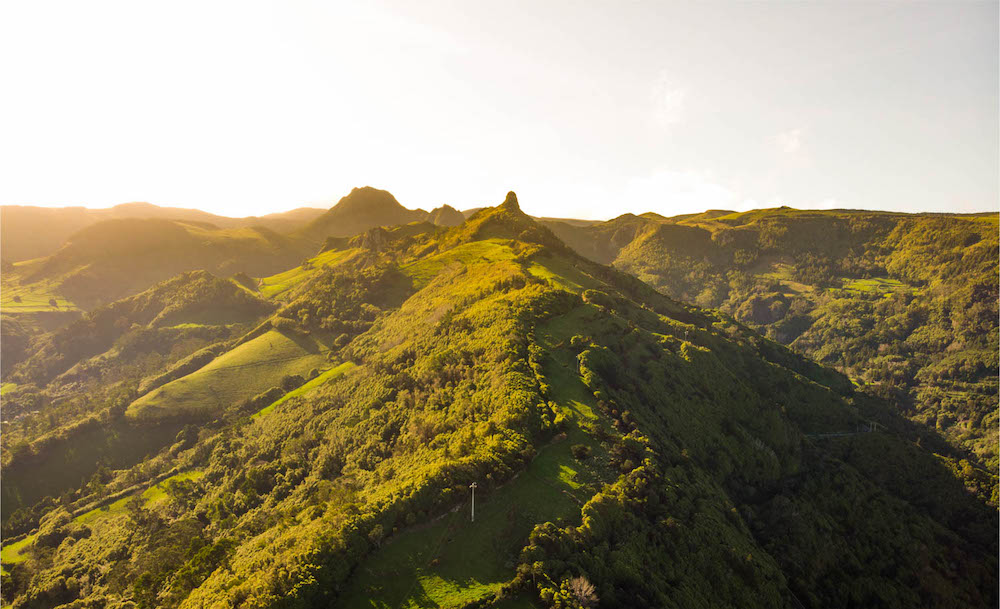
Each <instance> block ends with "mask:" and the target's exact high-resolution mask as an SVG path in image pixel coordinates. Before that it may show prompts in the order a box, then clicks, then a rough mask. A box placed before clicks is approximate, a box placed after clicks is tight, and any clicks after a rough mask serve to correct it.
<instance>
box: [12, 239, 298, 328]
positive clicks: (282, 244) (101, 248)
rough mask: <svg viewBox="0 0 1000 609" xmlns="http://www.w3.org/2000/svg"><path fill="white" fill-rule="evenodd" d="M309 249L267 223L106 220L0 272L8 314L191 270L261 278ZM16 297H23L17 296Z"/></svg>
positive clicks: (73, 303) (90, 300) (87, 303)
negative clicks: (252, 225)
mask: <svg viewBox="0 0 1000 609" xmlns="http://www.w3.org/2000/svg"><path fill="white" fill-rule="evenodd" d="M313 251H315V250H313V248H312V247H311V246H310V245H309V244H307V243H304V242H302V241H300V240H295V239H293V238H290V237H287V236H284V235H280V234H278V233H275V232H273V231H271V230H268V229H264V228H236V229H222V228H219V227H217V226H214V225H211V224H201V223H193V222H181V221H174V220H160V219H124V220H105V221H102V222H99V223H97V224H94V225H91V226H88V227H87V228H85V229H83V230H81V231H79V232H77V233H75V234H74V235H72V236H71V237H69V239H68V240H67V241H66V243H65V244H64V245H63V246H62V247H61V248H60V249H59V250H58V251H56V252H55V253H54V254H52V255H50V256H47V257H44V258H38V259H35V260H30V261H25V262H19V263H17V264H14V265H12V266H11V267H9V268H8V269H6V270H5V272H4V274H3V282H4V300H3V311H4V312H5V313H17V312H19V311H20V310H21V309H22V308H23V306H24V305H25V304H26V303H27V302H30V300H31V299H35V300H40V301H41V302H40V303H39V304H43V303H45V302H46V301H45V299H46V297H49V298H52V299H54V300H55V301H56V303H57V304H56V305H53V306H52V307H51V308H52V309H58V308H68V307H78V308H80V309H83V310H90V309H93V308H94V307H96V306H99V305H101V304H104V303H108V302H112V301H114V300H117V299H119V298H122V297H125V296H129V295H132V294H135V293H138V292H140V291H142V290H144V289H146V288H148V287H149V286H151V285H153V284H155V283H157V282H158V281H163V280H165V279H167V278H169V277H172V276H174V275H176V274H178V273H182V272H186V271H191V270H206V271H209V272H211V273H214V274H221V275H233V274H235V273H238V272H242V273H246V274H248V275H254V276H261V275H269V274H271V273H276V272H279V271H282V270H286V269H288V268H290V267H293V266H295V265H296V264H298V263H299V262H301V261H302V260H303V258H305V257H306V256H307V255H308V254H310V253H312V252H313ZM15 297H17V298H20V299H21V300H20V302H18V301H17V300H15Z"/></svg>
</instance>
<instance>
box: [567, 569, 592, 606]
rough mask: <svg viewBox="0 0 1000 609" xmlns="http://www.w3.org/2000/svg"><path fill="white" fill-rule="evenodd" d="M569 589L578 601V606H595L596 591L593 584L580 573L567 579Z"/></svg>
mask: <svg viewBox="0 0 1000 609" xmlns="http://www.w3.org/2000/svg"><path fill="white" fill-rule="evenodd" d="M569 589H570V592H572V593H573V596H575V597H576V600H578V601H579V602H580V606H581V607H584V608H585V609H586V608H589V607H596V606H597V602H598V599H597V592H596V590H595V589H594V584H592V583H590V582H589V581H588V580H587V578H586V577H584V576H582V575H580V576H577V577H574V578H573V579H571V580H569Z"/></svg>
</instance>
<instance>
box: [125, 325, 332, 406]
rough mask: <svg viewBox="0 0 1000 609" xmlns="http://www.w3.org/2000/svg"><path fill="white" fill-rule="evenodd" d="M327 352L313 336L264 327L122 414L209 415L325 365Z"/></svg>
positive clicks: (145, 396) (142, 398)
mask: <svg viewBox="0 0 1000 609" xmlns="http://www.w3.org/2000/svg"><path fill="white" fill-rule="evenodd" d="M329 351H330V349H329V348H328V347H327V346H326V345H324V343H323V342H322V341H321V340H319V339H317V338H315V337H313V336H296V335H294V334H283V333H281V332H279V331H277V330H270V331H268V332H266V333H264V334H262V335H260V336H258V337H256V338H254V339H252V340H249V341H247V342H245V343H243V344H241V345H240V346H238V347H236V348H234V349H232V350H231V351H228V352H226V353H225V354H223V355H220V356H219V357H217V358H215V359H214V360H212V361H211V363H209V364H208V365H206V366H205V367H203V368H200V369H198V370H197V371H195V372H192V373H191V374H188V375H186V376H183V377H181V378H179V379H177V380H175V381H171V382H169V383H167V384H165V385H163V386H161V387H158V388H157V389H154V390H153V391H151V392H150V393H147V394H146V395H144V396H142V397H141V398H139V399H138V400H136V401H134V402H132V403H131V404H130V405H129V407H128V410H126V411H125V416H127V417H129V418H132V419H139V420H150V421H152V420H157V419H170V418H174V417H178V418H183V419H190V418H199V417H209V416H211V415H213V414H218V413H219V412H221V411H222V410H223V409H224V408H225V407H226V406H227V405H229V404H232V403H235V402H239V401H241V400H245V399H247V398H250V397H253V396H255V395H257V394H258V393H262V392H263V391H265V390H267V389H270V388H271V387H274V386H277V385H280V384H281V380H282V379H283V378H284V377H286V376H292V375H299V376H308V375H309V372H310V371H311V370H315V369H317V368H320V367H324V366H325V364H326V362H327V353H328V352H329Z"/></svg>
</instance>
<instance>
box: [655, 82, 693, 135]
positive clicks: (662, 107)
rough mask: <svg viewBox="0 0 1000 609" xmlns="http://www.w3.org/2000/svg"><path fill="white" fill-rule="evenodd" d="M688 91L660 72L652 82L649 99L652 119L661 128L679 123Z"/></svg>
mask: <svg viewBox="0 0 1000 609" xmlns="http://www.w3.org/2000/svg"><path fill="white" fill-rule="evenodd" d="M687 95H688V90H687V88H685V87H682V86H679V85H678V84H677V83H675V82H674V81H673V80H671V78H670V76H669V74H667V73H666V72H661V73H660V76H659V77H658V78H657V79H656V80H655V81H654V82H653V86H652V90H651V92H650V98H651V100H652V102H653V118H654V120H655V121H656V123H657V124H658V125H660V126H661V127H670V126H672V125H676V124H677V123H679V122H681V120H682V119H683V115H684V107H685V105H686V102H687Z"/></svg>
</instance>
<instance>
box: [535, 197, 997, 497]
mask: <svg viewBox="0 0 1000 609" xmlns="http://www.w3.org/2000/svg"><path fill="white" fill-rule="evenodd" d="M549 226H550V227H551V228H552V229H553V230H554V231H555V232H556V233H557V234H558V235H560V236H561V237H562V238H563V239H564V240H566V242H567V243H569V244H570V245H571V246H573V247H574V248H575V249H577V250H578V251H579V252H580V253H582V254H584V255H585V256H588V257H590V258H592V259H594V260H597V261H600V262H603V263H610V264H613V265H614V266H616V267H617V268H619V269H621V270H623V271H626V272H628V273H631V274H633V275H635V276H636V277H639V278H640V279H642V280H643V281H646V282H647V283H649V284H650V285H652V286H654V287H656V288H657V289H659V290H662V291H663V292H664V293H666V294H669V295H671V296H674V297H676V298H680V299H683V300H686V301H688V302H694V303H697V304H699V305H701V306H707V307H714V308H719V309H720V310H722V311H724V312H726V313H728V314H730V315H733V316H734V317H736V319H738V320H739V321H741V322H743V323H746V324H747V325H749V326H750V327H753V328H755V329H757V330H759V331H761V332H763V333H764V334H766V335H767V336H769V337H771V338H772V339H774V340H776V341H778V342H781V343H784V344H787V345H789V346H790V347H791V348H792V349H794V350H795V351H797V352H799V353H802V354H804V355H807V356H809V357H811V358H813V359H815V360H816V361H819V362H820V363H823V364H825V365H828V366H832V367H835V368H837V369H838V370H840V371H842V372H844V373H845V374H847V375H849V376H850V377H851V378H852V379H853V380H854V381H855V382H858V383H861V384H864V385H866V386H867V387H868V389H869V391H872V392H875V393H877V394H879V395H881V396H883V397H885V398H887V399H889V400H891V401H892V402H893V403H894V404H895V405H896V407H897V408H898V409H899V411H900V412H901V413H903V414H904V415H906V416H907V417H909V418H910V419H912V420H914V421H917V422H920V423H921V424H923V425H925V426H927V427H928V428H930V429H935V430H937V431H938V432H940V433H941V434H942V435H944V436H945V437H946V438H948V439H949V441H950V442H952V444H953V445H954V446H956V447H959V448H961V449H962V450H964V451H967V454H968V455H970V458H971V460H972V462H973V463H977V462H978V463H979V464H980V466H981V467H983V468H984V469H985V470H988V471H990V472H995V471H996V467H997V434H996V428H997V400H996V396H997V369H998V360H997V353H998V343H997V340H998V332H997V330H998V327H997V319H998V311H997V302H998V268H1000V265H998V237H997V236H998V225H997V216H996V214H981V215H966V216H958V215H945V214H926V215H909V214H892V213H882V212H865V211H830V212H807V211H797V210H791V209H788V208H781V209H772V210H757V211H753V212H747V213H739V214H737V213H732V212H725V211H717V212H706V213H705V214H699V215H695V216H679V217H677V218H662V217H657V216H655V215H644V216H632V215H626V216H622V217H620V218H617V219H615V220H611V221H609V222H606V223H603V224H597V225H594V226H589V227H575V226H570V225H568V224H562V223H560V224H556V223H552V224H549ZM963 467H966V468H971V467H972V466H971V465H966V466H963ZM984 476H986V474H985V473H980V474H977V475H975V476H973V478H980V479H981V478H983V477H984ZM994 478H995V477H994ZM969 483H970V485H972V486H973V487H978V486H985V487H987V488H985V489H983V490H982V492H983V494H984V499H986V500H990V501H992V503H993V504H994V505H996V496H995V491H991V490H990V489H989V487H990V486H992V487H993V488H994V489H995V482H993V483H984V484H982V485H980V483H979V482H976V480H975V479H970V481H969Z"/></svg>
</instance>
